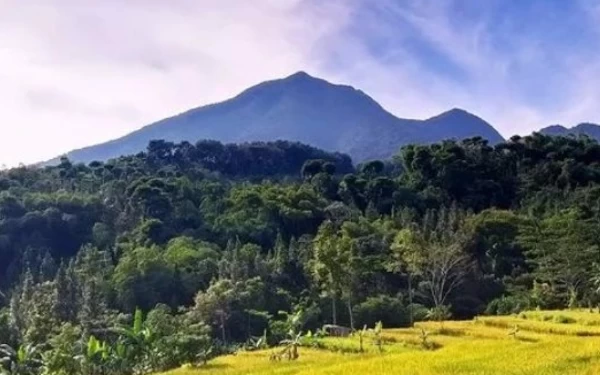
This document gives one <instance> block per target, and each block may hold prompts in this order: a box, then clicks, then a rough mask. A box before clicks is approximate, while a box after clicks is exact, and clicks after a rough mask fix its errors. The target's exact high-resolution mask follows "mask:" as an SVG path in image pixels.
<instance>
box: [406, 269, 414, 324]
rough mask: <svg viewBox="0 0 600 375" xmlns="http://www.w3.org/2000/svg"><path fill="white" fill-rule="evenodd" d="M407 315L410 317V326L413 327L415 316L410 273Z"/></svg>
mask: <svg viewBox="0 0 600 375" xmlns="http://www.w3.org/2000/svg"><path fill="white" fill-rule="evenodd" d="M408 315H409V319H410V326H411V327H414V325H415V317H414V313H413V290H412V275H410V274H409V275H408Z"/></svg>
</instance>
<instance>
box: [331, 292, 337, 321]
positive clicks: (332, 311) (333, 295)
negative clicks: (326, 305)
mask: <svg viewBox="0 0 600 375" xmlns="http://www.w3.org/2000/svg"><path fill="white" fill-rule="evenodd" d="M331 315H332V318H333V321H332V324H333V325H337V309H336V306H335V294H332V295H331Z"/></svg>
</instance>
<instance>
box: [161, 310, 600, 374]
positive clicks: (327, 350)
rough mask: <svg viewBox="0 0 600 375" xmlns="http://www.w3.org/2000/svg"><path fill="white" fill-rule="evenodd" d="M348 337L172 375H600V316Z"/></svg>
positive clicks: (535, 316) (544, 316) (541, 317)
mask: <svg viewBox="0 0 600 375" xmlns="http://www.w3.org/2000/svg"><path fill="white" fill-rule="evenodd" d="M373 335H374V334H373V333H371V334H367V335H366V336H365V337H363V340H362V341H363V350H362V351H361V349H360V347H361V344H360V341H361V339H360V337H359V336H358V335H356V336H353V337H348V338H319V339H317V338H308V339H305V340H304V341H303V346H302V347H300V348H299V349H298V351H299V355H300V356H299V358H298V359H296V360H293V361H289V360H286V359H282V360H276V361H273V360H272V358H271V357H272V356H273V353H276V352H277V351H278V350H280V348H271V349H266V350H261V351H252V352H244V351H242V352H238V353H237V354H236V355H230V356H224V357H219V358H216V359H214V360H212V361H211V362H209V363H208V364H207V365H205V366H202V367H199V368H181V369H178V370H175V371H171V372H169V373H168V375H204V374H206V375H242V374H257V375H267V374H273V375H275V374H278V375H287V374H289V375H296V374H298V375H301V374H302V375H308V374H343V375H352V374H407V375H408V374H411V375H430V374H440V375H442V374H443V375H452V374H496V375H503V374H548V375H550V374H557V375H567V374H600V313H598V312H589V311H583V310H570V311H532V312H526V313H521V314H519V315H518V316H516V315H515V316H509V317H480V318H476V319H474V320H472V321H449V322H445V323H444V324H443V325H441V324H440V323H434V322H427V323H418V324H417V325H416V326H415V327H414V328H410V329H388V330H383V332H382V333H381V335H380V336H379V339H380V340H381V341H382V342H383V345H382V346H381V347H380V346H377V345H375V344H374V341H375V340H376V337H374V336H373Z"/></svg>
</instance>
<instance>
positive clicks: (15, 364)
mask: <svg viewBox="0 0 600 375" xmlns="http://www.w3.org/2000/svg"><path fill="white" fill-rule="evenodd" d="M41 365H42V361H41V356H40V352H39V350H38V348H37V346H35V345H32V344H28V345H21V346H19V347H18V348H17V349H14V348H13V347H11V346H10V345H6V344H3V345H0V374H2V375H35V374H36V373H37V370H38V369H39V368H40V366H41Z"/></svg>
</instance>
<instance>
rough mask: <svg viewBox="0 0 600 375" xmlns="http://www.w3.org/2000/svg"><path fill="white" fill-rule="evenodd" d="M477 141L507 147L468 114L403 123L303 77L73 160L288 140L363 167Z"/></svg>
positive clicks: (361, 96) (351, 91) (362, 97)
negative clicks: (153, 148)
mask: <svg viewBox="0 0 600 375" xmlns="http://www.w3.org/2000/svg"><path fill="white" fill-rule="evenodd" d="M472 136H481V137H483V138H485V139H487V140H489V141H490V142H491V143H498V142H501V141H502V140H503V138H502V136H501V135H500V134H499V133H498V132H497V131H496V130H495V129H494V128H493V127H492V126H491V125H490V124H488V123H487V122H485V121H484V120H482V119H480V118H479V117H477V116H475V115H472V114H470V113H468V112H466V111H464V110H460V109H453V110H450V111H448V112H445V113H442V114H441V115H438V116H435V117H432V118H430V119H427V120H410V119H401V118H397V117H395V116H394V115H392V114H391V113H389V112H388V111H386V110H385V109H384V108H382V107H381V106H380V105H379V104H378V103H377V102H376V101H375V100H373V99H372V98H371V97H369V96H368V95H366V94H365V93H363V92H362V91H360V90H357V89H355V88H353V87H350V86H344V85H336V84H332V83H329V82H327V81H325V80H322V79H318V78H314V77H312V76H310V75H308V74H307V73H304V72H299V73H296V74H293V75H291V76H289V77H287V78H284V79H279V80H274V81H268V82H264V83H261V84H259V85H256V86H254V87H251V88H249V89H247V90H245V91H244V92H242V93H241V94H239V95H238V96H236V97H234V98H232V99H229V100H227V101H224V102H221V103H218V104H212V105H207V106H203V107H199V108H196V109H192V110H190V111H187V112H185V113H182V114H180V115H177V116H174V117H170V118H167V119H164V120H161V121H158V122H156V123H154V124H151V125H148V126H146V127H144V128H142V129H140V130H138V131H135V132H133V133H130V134H128V135H126V136H124V137H122V138H119V139H116V140H113V141H110V142H107V143H103V144H99V145H95V146H91V147H87V148H84V149H80V150H75V151H72V152H69V153H68V154H67V156H68V157H69V158H70V159H71V160H73V161H76V162H90V161H94V160H106V159H110V158H114V157H117V156H121V155H127V154H133V153H137V152H139V151H141V150H144V149H145V148H146V146H147V145H148V142H149V141H150V140H154V139H164V140H167V141H174V142H179V141H189V142H196V141H198V140H201V139H211V140H217V141H220V142H225V143H242V142H252V141H274V140H289V141H297V142H302V143H306V144H310V145H312V146H315V147H318V148H321V149H324V150H327V151H338V152H343V153H346V154H349V155H350V156H351V157H352V158H353V159H354V160H355V161H358V162H360V161H364V160H368V159H376V158H388V157H390V156H392V155H394V154H395V153H397V152H398V150H399V149H400V147H401V146H403V145H405V144H408V143H430V142H436V141H440V140H443V139H448V138H456V139H462V138H465V137H472Z"/></svg>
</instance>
